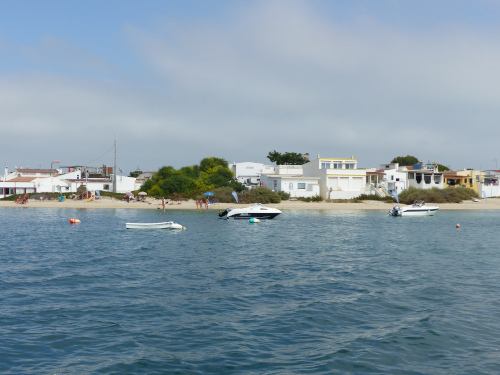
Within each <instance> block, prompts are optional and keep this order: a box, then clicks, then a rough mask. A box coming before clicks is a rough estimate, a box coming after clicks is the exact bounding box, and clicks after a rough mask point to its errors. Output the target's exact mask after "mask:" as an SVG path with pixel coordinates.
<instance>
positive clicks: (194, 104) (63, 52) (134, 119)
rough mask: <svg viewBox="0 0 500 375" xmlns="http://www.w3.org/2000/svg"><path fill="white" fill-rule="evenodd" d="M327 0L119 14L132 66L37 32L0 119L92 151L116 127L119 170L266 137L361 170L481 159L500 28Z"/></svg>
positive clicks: (3, 96) (244, 153)
mask: <svg viewBox="0 0 500 375" xmlns="http://www.w3.org/2000/svg"><path fill="white" fill-rule="evenodd" d="M321 4H323V3H320V2H318V3H315V2H305V1H257V2H250V3H234V4H233V5H232V6H231V7H229V8H227V9H226V10H225V11H224V12H223V13H220V14H219V15H218V18H217V17H214V18H211V19H204V20H201V21H200V20H197V21H198V22H194V21H193V20H189V19H187V20H180V19H169V18H166V16H164V18H163V19H162V21H163V25H162V26H158V24H156V25H155V24H151V25H150V26H148V28H145V27H144V26H139V25H134V23H133V21H129V22H128V23H127V24H126V25H125V26H124V34H123V35H124V38H125V39H124V43H129V45H130V50H129V53H130V54H131V56H132V57H131V58H132V59H133V60H134V64H130V62H129V61H123V63H120V64H117V60H116V59H115V60H114V61H113V62H111V61H110V60H109V59H108V58H105V57H103V56H102V55H100V54H98V53H95V52H93V51H91V50H89V49H88V48H85V47H82V46H78V45H75V44H71V43H70V42H68V41H67V40H65V39H64V38H63V37H61V36H45V37H43V38H41V40H40V43H39V45H37V46H36V47H22V48H19V51H20V52H19V54H20V55H22V56H23V57H24V58H25V59H29V60H30V61H32V64H33V66H34V67H35V68H34V69H31V70H29V71H28V70H26V71H24V72H16V74H11V75H8V74H0V121H1V122H2V123H8V124H10V125H11V126H9V130H7V134H8V135H9V136H10V137H15V136H16V134H18V129H19V128H20V127H22V128H23V129H28V133H29V134H34V135H36V136H37V137H45V138H44V140H45V141H46V142H48V144H51V145H52V146H51V147H52V148H57V147H63V146H61V144H60V143H57V142H54V141H51V139H52V138H54V137H56V136H57V137H59V136H60V135H62V134H64V139H65V142H64V144H66V143H67V144H71V143H72V142H78V141H80V142H83V143H84V144H85V145H86V146H85V147H84V148H85V151H87V153H89V151H90V152H91V153H93V154H97V155H99V153H100V151H99V150H106V149H107V148H108V146H109V144H110V143H111V139H112V138H113V136H116V137H117V138H119V145H120V147H119V149H121V150H123V151H122V152H123V154H122V155H121V159H120V160H121V162H122V163H124V164H125V165H126V167H125V165H124V167H125V168H124V169H135V167H136V165H141V167H143V168H144V169H154V168H157V167H159V166H162V165H174V166H176V167H180V166H183V165H189V164H194V163H197V162H199V161H200V160H201V159H202V158H203V157H208V156H219V157H225V158H226V159H228V160H229V161H260V162H266V161H267V159H266V158H265V156H266V155H267V153H268V152H269V151H272V150H274V149H276V150H278V151H281V152H285V151H289V152H303V153H305V152H309V153H310V154H311V155H314V156H315V155H316V154H317V153H320V154H321V155H322V156H330V155H331V156H334V157H343V156H350V155H354V156H355V157H358V159H359V163H360V165H364V166H375V165H378V164H380V163H384V162H388V161H390V159H392V158H393V157H395V156H399V155H407V154H412V155H415V156H417V157H420V158H422V159H424V161H427V160H433V161H437V162H440V163H442V164H450V165H452V166H453V167H457V168H462V167H463V166H474V167H476V168H479V167H483V168H485V167H487V163H489V162H491V160H492V159H493V158H495V157H496V156H495V151H494V148H495V146H496V145H495V141H494V140H495V139H496V137H497V136H498V135H499V134H498V132H499V131H498V130H497V126H496V119H497V118H498V112H499V110H498V105H497V98H498V96H499V94H500V92H499V90H500V89H499V87H500V85H499V83H500V75H499V74H500V73H499V69H498V68H497V66H498V62H499V52H498V51H499V48H498V42H497V40H498V29H497V28H495V27H489V28H479V27H477V26H476V25H467V24H465V23H463V22H456V23H449V22H448V23H446V24H445V25H444V26H443V27H442V28H439V26H433V27H432V28H428V29H426V28H425V25H423V27H420V28H418V27H402V26H401V25H400V24H398V23H397V22H392V23H387V22H385V21H384V20H383V19H382V18H381V16H380V15H379V14H376V12H371V11H370V9H366V8H364V9H363V10H359V9H354V6H352V7H351V8H349V12H347V13H345V9H339V8H336V7H335V6H324V4H323V6H322V5H321ZM341 11H342V12H344V13H342V12H341ZM345 14H347V15H348V16H346V17H344V18H342V16H343V15H345ZM160 16H162V15H160ZM436 25H438V23H437V22H436ZM1 45H2V44H1V41H0V47H1ZM109 48H113V46H109ZM128 57H130V56H128ZM482 135H487V137H486V138H487V139H481V136H482ZM479 139H481V141H479ZM65 147H66V146H65ZM71 148H72V147H70V146H67V149H71ZM73 150H78V148H77V147H76V148H75V147H73ZM38 151H39V152H43V150H38ZM63 151H64V152H65V151H66V150H63ZM84 156H85V157H86V156H87V155H83V150H82V151H81V152H79V153H76V154H75V155H74V160H75V162H78V160H82V159H85V158H84ZM89 157H90V155H89ZM45 158H47V157H45ZM48 159H50V158H48ZM85 160H87V159H85ZM90 160H92V159H91V158H90ZM148 166H150V167H148Z"/></svg>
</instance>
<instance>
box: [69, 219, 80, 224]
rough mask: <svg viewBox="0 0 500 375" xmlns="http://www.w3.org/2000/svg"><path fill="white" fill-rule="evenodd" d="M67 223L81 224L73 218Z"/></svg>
mask: <svg viewBox="0 0 500 375" xmlns="http://www.w3.org/2000/svg"><path fill="white" fill-rule="evenodd" d="M69 222H70V223H71V224H80V223H81V221H80V220H78V219H75V218H72V219H69Z"/></svg>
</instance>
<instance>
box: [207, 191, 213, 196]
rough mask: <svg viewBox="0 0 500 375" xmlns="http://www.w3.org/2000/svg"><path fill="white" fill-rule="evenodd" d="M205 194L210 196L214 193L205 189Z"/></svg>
mask: <svg viewBox="0 0 500 375" xmlns="http://www.w3.org/2000/svg"><path fill="white" fill-rule="evenodd" d="M205 195H207V196H211V195H214V193H211V192H209V191H207V192H206V193H205Z"/></svg>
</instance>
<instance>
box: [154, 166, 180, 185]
mask: <svg viewBox="0 0 500 375" xmlns="http://www.w3.org/2000/svg"><path fill="white" fill-rule="evenodd" d="M174 173H175V169H174V167H172V166H170V165H169V166H165V167H161V168H160V169H158V172H156V173H155V174H154V175H153V180H155V181H161V180H164V179H166V178H168V177H170V176H172V175H173V174H174Z"/></svg>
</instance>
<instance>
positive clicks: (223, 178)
mask: <svg viewBox="0 0 500 375" xmlns="http://www.w3.org/2000/svg"><path fill="white" fill-rule="evenodd" d="M232 179H233V172H232V171H231V170H230V169H229V168H224V167H222V166H218V167H215V168H212V169H211V170H210V176H209V177H208V182H209V183H210V185H213V186H214V187H220V186H229V184H230V183H231V181H232Z"/></svg>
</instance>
